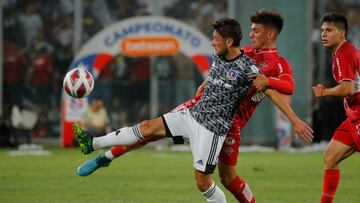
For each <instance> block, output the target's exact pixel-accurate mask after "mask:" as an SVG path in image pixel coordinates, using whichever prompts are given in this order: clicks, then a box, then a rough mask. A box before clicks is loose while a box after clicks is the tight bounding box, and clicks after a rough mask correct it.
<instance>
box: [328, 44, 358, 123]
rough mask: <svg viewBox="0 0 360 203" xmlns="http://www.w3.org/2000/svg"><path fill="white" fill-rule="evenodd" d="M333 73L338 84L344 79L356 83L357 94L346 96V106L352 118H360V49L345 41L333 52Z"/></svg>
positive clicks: (348, 114) (347, 112)
mask: <svg viewBox="0 0 360 203" xmlns="http://www.w3.org/2000/svg"><path fill="white" fill-rule="evenodd" d="M332 59H333V62H332V73H333V76H334V79H335V81H336V83H337V84H339V83H340V82H341V81H343V80H350V81H353V82H354V83H355V94H354V95H351V96H347V97H344V108H345V111H346V115H347V116H348V117H349V119H350V120H357V119H359V118H360V76H359V74H360V50H359V49H357V48H356V47H355V46H354V45H353V44H351V43H350V42H347V41H344V42H343V43H342V44H341V45H340V46H339V47H338V48H337V49H336V50H335V52H334V53H333V54H332Z"/></svg>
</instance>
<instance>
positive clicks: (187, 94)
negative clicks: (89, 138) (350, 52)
mask: <svg viewBox="0 0 360 203" xmlns="http://www.w3.org/2000/svg"><path fill="white" fill-rule="evenodd" d="M259 8H274V9H277V10H279V11H280V12H281V13H282V15H283V17H284V19H285V27H284V30H283V31H282V33H281V35H280V37H279V40H278V49H279V52H280V54H282V55H283V56H284V57H285V58H286V59H288V60H289V62H290V64H291V65H292V67H293V70H294V76H295V80H296V91H295V95H294V96H293V97H292V106H293V108H294V109H295V111H296V112H297V113H298V114H299V115H300V117H301V118H303V119H304V120H306V121H308V122H309V123H310V124H312V126H313V128H314V130H315V140H314V141H315V143H319V142H321V141H328V140H329V139H330V138H331V135H332V132H333V130H334V129H335V127H336V126H337V125H338V124H339V123H340V122H341V121H342V120H343V119H344V112H343V108H342V103H341V99H337V98H325V99H322V100H314V98H313V97H312V93H311V86H312V85H313V84H316V83H317V82H322V83H325V84H326V85H331V84H333V79H332V76H331V73H330V70H329V69H330V58H329V57H328V56H329V53H328V52H326V50H325V49H324V48H323V47H322V45H321V40H320V23H319V21H320V18H321V16H322V15H323V14H324V13H325V12H326V11H330V10H331V11H339V12H341V13H343V14H345V15H346V16H347V17H348V20H349V23H350V30H349V35H348V39H349V40H350V41H352V42H354V43H355V44H357V45H359V44H360V12H359V10H360V1H357V0H301V1H297V0H272V1H266V0H242V1H236V0H216V1H215V0H208V1H206V0H182V1H180V0H167V1H162V0H54V1H45V0H31V1H26V0H3V1H1V7H0V12H1V15H0V16H1V18H2V19H1V21H0V22H1V28H2V30H1V37H0V39H1V46H0V53H1V54H0V56H1V59H0V60H1V62H2V69H1V71H0V76H1V77H0V87H1V88H0V90H1V91H2V93H1V94H0V95H1V96H0V115H1V120H0V121H1V136H0V137H1V139H0V144H1V145H2V146H16V145H18V144H22V143H53V144H55V145H62V146H68V145H64V144H63V143H62V141H61V137H62V136H63V135H62V134H63V133H64V132H63V130H62V128H61V122H60V121H61V119H62V118H61V116H62V111H61V98H62V80H63V78H64V75H65V73H66V72H67V71H68V70H69V69H70V67H71V64H72V62H73V60H74V57H75V56H76V55H77V54H78V53H79V51H80V50H81V48H82V46H83V45H84V44H86V43H87V42H89V41H91V39H92V38H93V37H94V36H95V35H96V34H97V33H99V32H101V31H102V30H104V29H106V28H108V27H109V26H111V25H114V23H117V22H122V21H123V20H127V19H131V18H133V17H137V16H164V17H169V18H174V19H176V20H179V21H181V22H183V23H185V24H186V25H187V26H189V27H192V28H193V29H195V30H197V31H199V32H202V33H203V34H204V35H205V36H207V37H208V39H209V40H210V37H211V30H210V26H209V25H210V24H211V22H213V21H214V20H216V19H218V18H220V17H224V16H227V17H232V18H235V19H237V20H239V21H240V22H241V24H242V28H243V33H244V38H243V41H242V45H247V44H249V38H248V33H249V27H250V23H249V16H250V14H251V13H252V12H254V11H255V10H256V9H259ZM104 66H105V67H104V68H103V70H102V71H101V72H100V73H99V75H97V79H96V81H95V89H94V91H93V93H92V96H90V97H89V101H91V100H92V99H93V98H100V99H101V100H102V101H103V103H104V107H105V108H106V110H107V113H108V116H109V126H108V127H110V128H119V127H122V126H125V125H129V124H133V123H136V122H138V121H141V120H144V119H147V118H152V117H155V116H158V115H161V114H163V113H164V112H167V111H168V110H170V109H172V108H173V107H175V106H176V105H177V104H180V103H181V102H183V101H185V100H187V99H189V98H192V96H193V95H194V92H195V90H196V88H197V87H198V85H199V84H201V82H202V81H203V79H204V78H203V74H201V73H200V72H199V70H198V69H197V68H196V64H194V62H193V61H192V60H191V59H190V58H188V57H187V56H186V55H184V54H183V53H180V52H179V53H173V54H171V55H163V56H136V57H132V56H126V55H121V54H120V55H118V56H116V57H114V58H113V59H112V60H109V61H108V63H106V64H104ZM154 81H155V82H154ZM78 116H79V117H80V115H78ZM278 119H279V118H278V117H277V116H276V113H275V107H273V105H271V104H270V102H269V101H268V100H266V101H265V102H263V104H262V105H260V107H259V108H258V110H257V111H256V114H255V115H254V116H253V118H252V119H251V121H250V122H249V124H248V125H247V127H246V128H245V129H244V130H243V132H242V134H243V139H242V142H243V143H244V144H245V145H252V144H257V145H267V146H276V144H277V141H276V136H275V134H276V131H277V130H279V129H277V127H276V125H275V123H276V120H278ZM292 145H293V146H302V145H303V144H302V143H299V141H296V140H294V141H292ZM70 146H71V145H70Z"/></svg>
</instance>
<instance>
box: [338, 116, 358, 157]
mask: <svg viewBox="0 0 360 203" xmlns="http://www.w3.org/2000/svg"><path fill="white" fill-rule="evenodd" d="M332 139H333V140H336V141H339V142H341V143H343V144H346V145H349V146H350V147H352V148H354V149H355V150H356V151H358V152H360V119H358V120H356V121H350V119H349V118H347V119H346V120H345V121H344V122H343V123H342V124H341V125H340V126H339V127H338V128H337V129H336V131H335V133H334V135H333V137H332Z"/></svg>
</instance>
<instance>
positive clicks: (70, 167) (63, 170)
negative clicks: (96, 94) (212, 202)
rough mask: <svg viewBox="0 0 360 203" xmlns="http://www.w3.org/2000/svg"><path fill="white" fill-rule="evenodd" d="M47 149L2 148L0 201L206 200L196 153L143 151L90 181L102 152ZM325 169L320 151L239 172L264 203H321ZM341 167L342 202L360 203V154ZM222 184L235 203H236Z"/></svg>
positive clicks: (249, 160)
mask: <svg viewBox="0 0 360 203" xmlns="http://www.w3.org/2000/svg"><path fill="white" fill-rule="evenodd" d="M45 149H46V150H50V151H51V152H52V153H53V155H52V156H18V157H14V156H9V155H8V151H9V150H8V149H0V202H36V203H38V202H46V203H48V202H74V203H75V202H76V203H79V202H87V203H88V202H126V203H128V202H129V203H140V202H144V203H145V202H146V203H148V202H150V203H151V202H156V203H158V202H166V203H167V202H172V203H174V202H179V203H188V202H189V203H191V202H205V201H204V199H203V197H202V196H201V194H200V193H199V192H198V190H197V188H196V186H195V184H194V178H193V177H194V175H193V173H194V169H193V167H192V157H191V153H190V152H174V151H154V150H152V149H141V150H137V151H134V152H131V153H129V154H127V155H125V156H123V157H120V158H119V159H118V160H116V161H115V162H113V163H112V164H111V166H110V167H108V168H103V169H101V170H99V171H97V172H95V173H94V174H92V175H91V176H89V177H78V176H77V175H76V173H75V171H76V168H77V167H78V166H79V165H80V164H81V163H82V162H83V161H85V160H87V159H89V158H92V157H94V156H95V155H97V153H93V154H91V155H87V156H85V155H82V154H80V152H79V150H78V149H60V148H54V147H50V148H45ZM322 167H323V165H322V153H320V152H316V153H306V154H299V153H296V154H291V153H280V152H274V153H260V152H258V153H257V152H246V153H240V155H239V159H238V172H239V174H240V176H241V177H243V178H244V179H245V180H247V182H248V183H249V185H250V187H251V189H252V190H253V192H254V194H255V197H256V200H257V202H259V203H271V202H274V203H282V202H283V203H296V202H301V203H304V202H309V203H312V202H314V203H315V202H319V198H320V193H321V185H322ZM341 167H342V168H341V180H340V186H339V188H338V191H337V195H336V199H335V202H337V203H342V202H344V203H355V202H360V156H359V155H358V154H354V155H353V156H352V157H350V158H349V159H348V160H345V161H344V162H343V164H342V166H341ZM217 176H218V174H217V173H215V174H214V177H215V180H216V182H217V184H218V185H221V183H220V181H219V178H218V177H217ZM220 187H221V188H222V189H223V191H224V192H225V195H226V197H227V199H228V202H236V200H235V199H234V198H233V196H232V195H231V194H230V193H229V192H227V191H226V189H224V187H222V186H220Z"/></svg>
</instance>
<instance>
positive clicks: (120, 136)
mask: <svg viewBox="0 0 360 203" xmlns="http://www.w3.org/2000/svg"><path fill="white" fill-rule="evenodd" d="M139 140H144V137H143V136H142V134H141V132H140V128H139V125H135V126H133V127H125V128H121V129H119V130H117V131H114V132H111V133H108V134H107V135H105V136H102V137H94V139H93V148H94V150H97V149H100V148H105V147H112V146H117V145H131V144H135V143H136V142H137V141H139Z"/></svg>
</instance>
